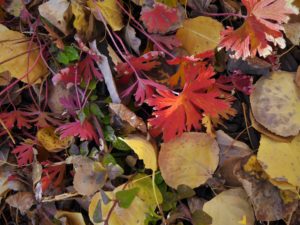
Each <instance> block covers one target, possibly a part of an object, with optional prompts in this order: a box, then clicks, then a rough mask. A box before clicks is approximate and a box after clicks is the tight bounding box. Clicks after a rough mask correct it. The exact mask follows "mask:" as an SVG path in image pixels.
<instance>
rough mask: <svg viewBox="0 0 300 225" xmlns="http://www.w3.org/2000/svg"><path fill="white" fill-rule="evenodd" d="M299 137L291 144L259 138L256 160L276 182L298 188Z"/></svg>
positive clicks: (299, 173)
mask: <svg viewBox="0 0 300 225" xmlns="http://www.w3.org/2000/svg"><path fill="white" fill-rule="evenodd" d="M299 149H300V135H298V136H296V137H295V138H294V139H293V140H292V142H291V143H284V142H279V141H275V140H272V139H270V138H268V137H267V136H265V135H262V136H261V139H260V146H259V149H258V153H257V159H258V161H259V163H260V164H261V165H262V167H263V169H264V171H265V172H266V173H267V174H268V175H269V176H270V178H272V179H273V180H274V181H277V182H288V183H290V184H292V185H294V186H298V187H300V163H299V162H300V151H299Z"/></svg>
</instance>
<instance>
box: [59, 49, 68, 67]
mask: <svg viewBox="0 0 300 225" xmlns="http://www.w3.org/2000/svg"><path fill="white" fill-rule="evenodd" d="M56 59H57V61H58V62H59V63H61V64H64V65H68V64H69V62H70V61H69V58H68V56H67V55H66V54H65V53H64V52H59V53H58V55H57V57H56Z"/></svg>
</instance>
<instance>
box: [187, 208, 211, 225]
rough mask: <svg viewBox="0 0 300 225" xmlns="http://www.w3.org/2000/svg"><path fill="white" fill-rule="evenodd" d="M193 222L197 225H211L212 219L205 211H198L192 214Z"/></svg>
mask: <svg viewBox="0 0 300 225" xmlns="http://www.w3.org/2000/svg"><path fill="white" fill-rule="evenodd" d="M192 221H193V224H195V225H210V224H212V218H211V217H210V216H209V215H208V214H207V213H206V212H204V211H202V210H200V209H198V210H196V211H195V212H194V213H193V214H192Z"/></svg>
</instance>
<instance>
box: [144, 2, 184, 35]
mask: <svg viewBox="0 0 300 225" xmlns="http://www.w3.org/2000/svg"><path fill="white" fill-rule="evenodd" d="M140 19H141V20H142V21H143V23H144V25H145V26H146V28H147V30H148V31H149V32H150V33H161V34H165V33H167V32H169V31H174V30H176V29H177V28H178V27H179V26H180V25H181V21H182V12H181V10H179V9H178V8H169V7H168V6H166V5H164V4H162V3H155V4H154V5H153V8H150V7H148V6H144V7H143V8H142V11H141V17H140Z"/></svg>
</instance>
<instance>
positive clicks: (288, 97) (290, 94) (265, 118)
mask: <svg viewBox="0 0 300 225" xmlns="http://www.w3.org/2000/svg"><path fill="white" fill-rule="evenodd" d="M294 80H295V73H290V72H285V71H276V72H273V73H271V74H269V75H266V76H263V77H261V78H260V79H259V80H258V81H257V82H256V84H255V89H254V91H253V93H252V94H251V96H250V102H251V108H252V112H253V116H254V118H255V120H256V121H257V122H258V123H260V124H261V125H263V126H264V127H265V128H267V129H268V130H270V131H271V132H273V133H274V134H277V135H280V136H283V137H288V136H295V135H297V134H298V133H299V130H300V90H299V88H298V87H297V85H296V83H295V82H294Z"/></svg>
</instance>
